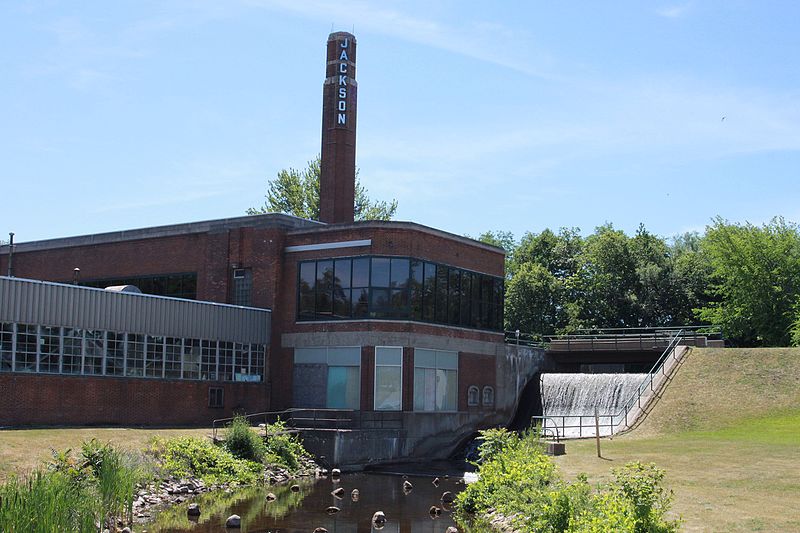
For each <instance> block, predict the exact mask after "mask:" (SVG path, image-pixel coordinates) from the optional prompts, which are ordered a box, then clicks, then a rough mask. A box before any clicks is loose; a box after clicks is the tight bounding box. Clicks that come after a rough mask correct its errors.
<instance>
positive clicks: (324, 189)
mask: <svg viewBox="0 0 800 533" xmlns="http://www.w3.org/2000/svg"><path fill="white" fill-rule="evenodd" d="M357 88H358V84H357V83H356V38H355V37H354V36H353V35H352V34H350V33H347V32H336V33H331V34H330V35H329V36H328V50H327V63H326V69H325V84H324V89H323V97H322V100H323V103H322V162H321V166H320V185H319V187H320V191H319V192H320V220H321V221H322V222H327V223H339V222H352V221H353V209H354V203H355V179H356V92H357Z"/></svg>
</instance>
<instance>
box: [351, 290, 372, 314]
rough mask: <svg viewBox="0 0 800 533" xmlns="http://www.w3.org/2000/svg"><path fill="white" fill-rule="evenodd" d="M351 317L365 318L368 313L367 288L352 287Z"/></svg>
mask: <svg viewBox="0 0 800 533" xmlns="http://www.w3.org/2000/svg"><path fill="white" fill-rule="evenodd" d="M352 299H353V304H352V305H353V318H366V317H367V316H368V315H369V289H366V288H364V289H353V294H352Z"/></svg>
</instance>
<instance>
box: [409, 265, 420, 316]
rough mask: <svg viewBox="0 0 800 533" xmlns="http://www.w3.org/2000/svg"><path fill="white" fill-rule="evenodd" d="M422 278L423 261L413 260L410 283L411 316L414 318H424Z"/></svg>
mask: <svg viewBox="0 0 800 533" xmlns="http://www.w3.org/2000/svg"><path fill="white" fill-rule="evenodd" d="M422 280H423V268H422V263H421V262H420V261H411V278H410V281H409V285H410V290H411V295H410V300H411V301H410V303H411V318H412V319H413V320H422Z"/></svg>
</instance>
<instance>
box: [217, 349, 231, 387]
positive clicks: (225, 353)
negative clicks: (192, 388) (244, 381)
mask: <svg viewBox="0 0 800 533" xmlns="http://www.w3.org/2000/svg"><path fill="white" fill-rule="evenodd" d="M217 379H219V380H221V381H233V343H232V342H220V343H219V376H218V378H217Z"/></svg>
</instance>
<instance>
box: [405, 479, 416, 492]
mask: <svg viewBox="0 0 800 533" xmlns="http://www.w3.org/2000/svg"><path fill="white" fill-rule="evenodd" d="M413 488H414V485H412V484H411V482H410V481H409V480H405V481H403V492H411V490H412V489H413Z"/></svg>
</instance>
